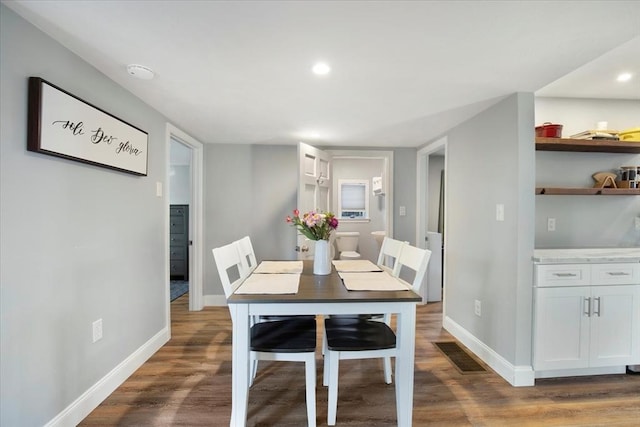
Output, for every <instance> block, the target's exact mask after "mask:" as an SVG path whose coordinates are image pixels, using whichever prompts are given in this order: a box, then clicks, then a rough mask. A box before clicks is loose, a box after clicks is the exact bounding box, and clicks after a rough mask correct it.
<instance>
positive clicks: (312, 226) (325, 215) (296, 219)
mask: <svg viewBox="0 0 640 427" xmlns="http://www.w3.org/2000/svg"><path fill="white" fill-rule="evenodd" d="M287 222H288V223H290V224H291V225H293V226H294V227H296V228H297V229H298V230H299V231H300V233H302V234H303V235H304V236H305V237H307V238H308V239H310V240H329V236H330V235H331V232H332V231H333V230H335V229H336V228H338V218H336V216H335V215H334V214H333V213H331V212H315V211H309V212H307V213H306V214H304V215H302V218H300V211H299V210H298V209H294V210H293V217H291V216H287Z"/></svg>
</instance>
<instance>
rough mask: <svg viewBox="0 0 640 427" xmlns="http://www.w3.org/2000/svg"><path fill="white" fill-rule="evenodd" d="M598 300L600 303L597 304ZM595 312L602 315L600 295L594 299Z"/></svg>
mask: <svg viewBox="0 0 640 427" xmlns="http://www.w3.org/2000/svg"><path fill="white" fill-rule="evenodd" d="M596 302H597V303H598V304H597V305H596ZM596 307H597V308H596ZM593 314H594V315H595V316H598V317H600V297H596V298H594V299H593Z"/></svg>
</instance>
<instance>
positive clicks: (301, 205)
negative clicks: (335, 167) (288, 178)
mask: <svg viewBox="0 0 640 427" xmlns="http://www.w3.org/2000/svg"><path fill="white" fill-rule="evenodd" d="M331 188H332V185H331V155H330V154H329V153H327V152H325V151H322V150H318V149H317V148H315V147H312V146H311V145H307V144H305V143H303V142H299V143H298V210H299V211H300V215H301V216H302V214H304V213H305V212H309V211H311V210H316V211H328V210H330V205H329V204H330V202H331ZM314 246H315V242H313V241H311V240H309V239H307V238H306V237H305V236H303V235H302V234H300V233H298V240H297V246H296V251H298V259H302V260H304V259H313V254H314Z"/></svg>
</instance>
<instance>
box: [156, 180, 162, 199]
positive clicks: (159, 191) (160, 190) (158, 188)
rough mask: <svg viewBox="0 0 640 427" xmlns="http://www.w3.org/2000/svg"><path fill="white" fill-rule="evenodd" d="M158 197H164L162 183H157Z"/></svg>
mask: <svg viewBox="0 0 640 427" xmlns="http://www.w3.org/2000/svg"><path fill="white" fill-rule="evenodd" d="M156 196H157V197H162V182H160V181H157V182H156Z"/></svg>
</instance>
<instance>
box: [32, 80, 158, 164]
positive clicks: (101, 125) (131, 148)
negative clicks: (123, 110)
mask: <svg viewBox="0 0 640 427" xmlns="http://www.w3.org/2000/svg"><path fill="white" fill-rule="evenodd" d="M28 120H29V122H28V123H29V124H28V126H29V127H28V132H27V149H28V150H29V151H34V152H37V153H44V154H49V155H52V156H57V157H63V158H65V159H71V160H76V161H79V162H83V163H89V164H93V165H97V166H102V167H106V168H109V169H115V170H119V171H123V172H127V173H132V174H134V175H142V176H146V175H147V161H148V159H147V154H148V143H149V142H148V135H147V133H146V132H144V131H143V130H140V129H138V128H137V127H135V126H132V125H130V124H129V123H127V122H125V121H123V120H121V119H119V118H117V117H116V116H114V115H112V114H109V113H107V112H106V111H103V110H101V109H100V108H98V107H96V106H94V105H91V104H89V103H88V102H86V101H83V100H82V99H80V98H78V97H77V96H75V95H72V94H70V93H69V92H67V91H65V90H63V89H61V88H59V87H57V86H55V85H53V84H51V83H49V82H47V81H45V80H43V79H41V78H40V77H30V78H29V118H28Z"/></svg>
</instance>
